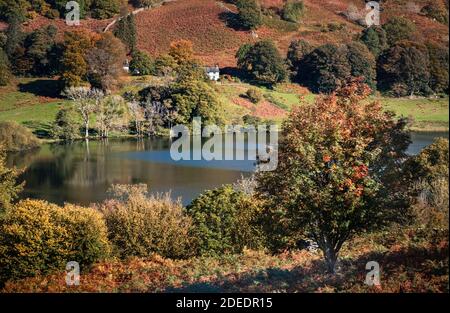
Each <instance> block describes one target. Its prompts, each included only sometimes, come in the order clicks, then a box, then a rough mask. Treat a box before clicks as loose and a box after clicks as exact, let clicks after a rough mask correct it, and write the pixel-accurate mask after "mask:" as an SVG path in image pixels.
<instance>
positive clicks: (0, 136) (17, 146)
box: [0, 122, 39, 152]
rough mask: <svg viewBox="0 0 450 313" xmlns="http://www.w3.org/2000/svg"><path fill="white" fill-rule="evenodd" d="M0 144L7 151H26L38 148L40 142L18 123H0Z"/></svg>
mask: <svg viewBox="0 0 450 313" xmlns="http://www.w3.org/2000/svg"><path fill="white" fill-rule="evenodd" d="M0 143H1V144H2V146H3V149H5V150H6V151H11V152H12V151H24V150H30V149H34V148H37V147H38V146H39V140H38V139H37V138H36V137H35V136H34V135H33V133H32V132H31V131H30V130H29V129H28V128H26V127H25V126H22V125H20V124H17V123H16V122H0Z"/></svg>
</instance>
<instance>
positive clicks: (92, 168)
mask: <svg viewBox="0 0 450 313" xmlns="http://www.w3.org/2000/svg"><path fill="white" fill-rule="evenodd" d="M436 137H445V138H448V137H449V135H448V132H445V133H436V132H434V133H414V134H413V136H412V139H413V143H412V145H411V146H410V149H409V151H408V153H410V154H416V153H418V152H419V151H420V150H421V149H423V148H424V147H425V146H427V145H429V144H431V143H432V142H433V140H434V138H436ZM169 149H170V141H169V140H166V139H144V140H137V139H126V140H108V141H90V142H89V143H88V144H87V143H86V142H84V141H80V142H75V143H72V144H65V145H62V144H47V145H44V146H42V148H40V149H39V150H36V151H31V152H26V153H18V154H12V155H9V156H8V165H9V166H17V167H19V168H26V170H25V172H24V174H23V178H24V180H25V181H26V186H25V190H24V192H23V193H22V194H21V197H22V198H36V199H45V200H48V201H50V202H53V203H58V204H63V203H64V202H70V203H76V204H81V205H88V204H90V203H93V202H99V201H102V200H104V199H105V192H106V191H107V189H108V188H109V187H110V186H111V185H112V184H138V183H145V184H147V185H148V186H149V187H150V189H151V191H153V192H168V191H171V193H172V196H173V197H174V198H178V197H181V199H182V202H183V203H184V204H188V203H189V202H190V201H192V199H194V198H195V197H197V196H198V195H199V194H201V193H202V192H203V191H205V190H208V189H213V188H216V187H219V186H221V185H223V184H229V183H233V182H235V181H237V180H238V179H239V178H241V176H242V175H244V176H248V175H250V174H251V172H252V171H253V169H254V161H215V162H206V161H193V162H186V161H183V162H175V161H173V160H172V159H171V157H170V152H169ZM239 149H245V148H243V147H240V148H239Z"/></svg>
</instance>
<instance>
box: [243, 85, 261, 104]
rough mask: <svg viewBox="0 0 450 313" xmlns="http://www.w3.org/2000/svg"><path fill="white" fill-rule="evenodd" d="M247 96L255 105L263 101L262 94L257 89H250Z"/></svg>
mask: <svg viewBox="0 0 450 313" xmlns="http://www.w3.org/2000/svg"><path fill="white" fill-rule="evenodd" d="M245 95H246V96H247V98H248V99H249V100H250V101H251V102H253V103H255V104H256V103H258V102H259V101H261V100H262V99H263V94H262V92H261V91H260V90H259V89H256V88H250V89H249V90H247V92H246V93H245Z"/></svg>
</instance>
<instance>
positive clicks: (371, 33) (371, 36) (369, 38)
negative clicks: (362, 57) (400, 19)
mask: <svg viewBox="0 0 450 313" xmlns="http://www.w3.org/2000/svg"><path fill="white" fill-rule="evenodd" d="M360 40H361V41H362V42H363V43H364V44H365V45H366V46H367V48H369V50H370V52H372V54H373V55H374V56H375V57H376V58H377V57H378V56H379V55H380V53H381V52H383V51H384V50H385V49H387V48H388V45H387V38H386V32H385V31H384V29H383V28H382V27H379V26H371V27H368V28H365V29H364V30H363V32H362V33H361V37H360Z"/></svg>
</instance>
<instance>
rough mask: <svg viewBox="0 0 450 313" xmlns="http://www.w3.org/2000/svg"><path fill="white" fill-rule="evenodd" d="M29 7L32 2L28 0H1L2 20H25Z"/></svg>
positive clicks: (0, 16) (0, 12)
mask: <svg viewBox="0 0 450 313" xmlns="http://www.w3.org/2000/svg"><path fill="white" fill-rule="evenodd" d="M29 7H30V3H29V1H27V0H0V20H3V21H10V20H11V19H17V20H19V21H20V22H23V21H25V20H26V17H27V10H28V8H29Z"/></svg>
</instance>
